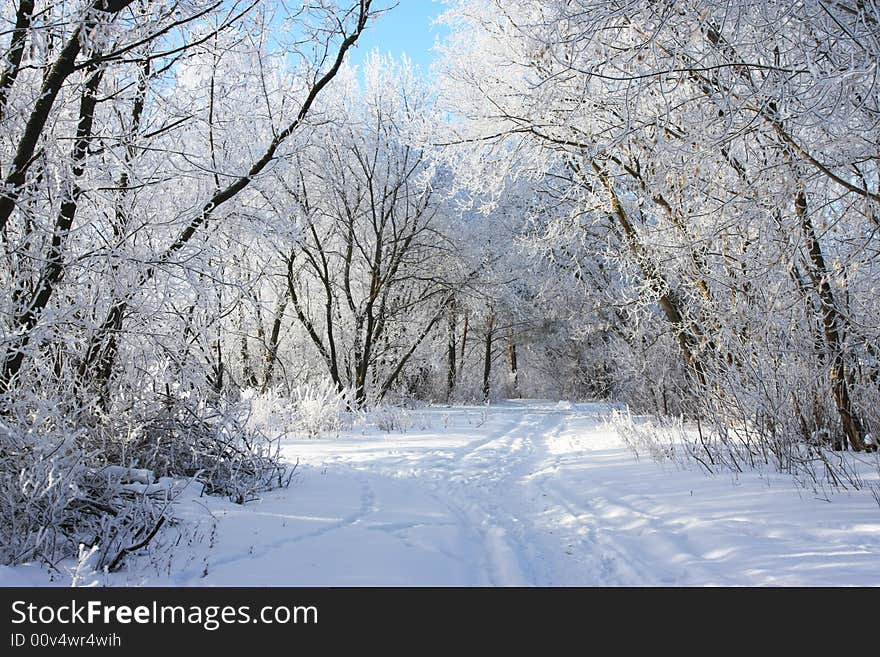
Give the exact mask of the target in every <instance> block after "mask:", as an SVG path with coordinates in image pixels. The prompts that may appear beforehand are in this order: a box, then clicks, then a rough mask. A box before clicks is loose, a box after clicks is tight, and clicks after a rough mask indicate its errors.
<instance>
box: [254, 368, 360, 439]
mask: <svg viewBox="0 0 880 657" xmlns="http://www.w3.org/2000/svg"><path fill="white" fill-rule="evenodd" d="M241 399H242V404H243V406H244V410H243V412H244V413H245V414H246V415H247V421H246V425H247V427H248V428H249V429H251V430H253V431H258V432H260V433H262V434H264V435H267V436H274V437H278V438H284V437H290V438H301V437H307V438H318V437H320V436H321V435H323V434H326V433H335V432H339V431H342V430H344V429H347V428H349V427H351V424H352V422H353V420H354V417H355V415H356V413H355V412H354V411H352V410H351V409H352V408H354V406H355V404H354V394H353V393H352V391H350V390H343V391H340V390H337V389H336V386H334V385H333V383H332V382H330V381H328V380H323V381H321V382H320V383H306V384H302V385H299V386H296V387H295V388H294V389H293V390H292V391H291V393H290V396H287V397H285V396H282V395H280V394H279V393H278V392H277V391H275V390H268V391H266V392H261V393H257V392H256V391H254V390H245V391H243V392H242V395H241Z"/></svg>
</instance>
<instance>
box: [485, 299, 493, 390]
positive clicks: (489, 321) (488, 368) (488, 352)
mask: <svg viewBox="0 0 880 657" xmlns="http://www.w3.org/2000/svg"><path fill="white" fill-rule="evenodd" d="M494 337H495V310H494V309H493V308H491V307H490V308H489V316H488V317H487V318H486V340H485V343H484V344H485V351H484V354H483V401H484V402H487V401H489V393H490V392H491V387H490V377H491V375H492V339H493V338H494Z"/></svg>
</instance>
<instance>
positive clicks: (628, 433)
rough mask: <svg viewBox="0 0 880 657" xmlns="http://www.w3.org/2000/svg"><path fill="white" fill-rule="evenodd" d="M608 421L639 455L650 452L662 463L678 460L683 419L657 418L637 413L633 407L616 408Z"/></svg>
mask: <svg viewBox="0 0 880 657" xmlns="http://www.w3.org/2000/svg"><path fill="white" fill-rule="evenodd" d="M607 423H608V426H609V428H610V429H611V430H612V431H614V432H616V433H617V435H618V436H620V438H621V439H622V440H623V442H624V443H626V446H627V447H629V448H630V450H632V452H633V454H634V455H635V457H636V458H639V457H640V456H643V455H648V456H649V457H650V458H652V459H653V460H654V461H656V462H657V463H661V464H662V463H668V462H675V461H677V458H678V453H677V451H676V446H677V445H678V444H680V442H681V437H682V435H683V430H682V425H681V421H678V422H673V421H670V422H656V421H650V420H648V419H646V418H636V417H633V415H632V413H630V412H629V410H626V411H620V410H614V411H612V413H611V416H610V417H609V419H608V421H607Z"/></svg>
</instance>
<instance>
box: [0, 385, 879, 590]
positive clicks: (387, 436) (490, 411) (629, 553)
mask: <svg viewBox="0 0 880 657" xmlns="http://www.w3.org/2000/svg"><path fill="white" fill-rule="evenodd" d="M611 413H612V409H611V407H609V406H608V405H605V404H568V403H555V402H541V401H517V402H514V401H509V402H503V403H500V404H497V405H494V406H491V407H488V408H487V407H432V408H425V409H415V410H413V409H410V410H407V411H406V414H407V418H408V422H407V424H406V426H405V427H404V428H403V430H401V429H399V428H398V429H394V428H392V429H391V430H390V431H382V430H380V429H379V428H378V427H377V426H376V424H377V422H376V421H375V419H373V420H371V419H370V418H369V417H368V418H366V419H365V420H364V421H363V422H362V423H359V424H357V423H356V424H355V425H353V426H352V427H351V429H350V430H348V431H343V432H341V433H340V434H339V436H338V437H335V438H326V439H323V440H314V439H309V438H305V437H302V438H296V439H287V440H286V441H284V442H283V447H282V449H283V453H284V455H285V457H286V458H287V459H288V460H289V461H291V462H295V461H297V460H298V461H299V464H300V465H299V468H298V470H297V473H298V474H297V476H296V477H295V478H294V481H293V483H292V485H291V486H290V487H289V488H287V489H281V490H276V491H270V492H265V493H263V494H262V497H261V499H260V500H259V501H257V502H252V503H249V504H245V505H236V504H232V503H231V502H230V501H229V500H227V499H224V498H221V497H199V496H198V495H197V494H196V493H197V492H198V491H196V490H195V489H192V490H190V492H189V495H187V494H184V495H182V496H181V498H182V499H184V501H183V502H180V503H179V504H178V507H177V511H176V517H177V520H178V522H177V523H176V524H174V525H173V526H171V527H168V528H167V529H165V530H163V532H168V537H170V536H177V537H179V541H180V545H179V547H178V549H176V550H175V551H173V552H167V551H166V552H163V553H161V554H159V553H158V552H152V553H150V554H145V555H143V556H142V557H139V558H134V557H131V558H130V562H129V564H130V565H129V568H128V569H126V570H124V571H121V572H118V573H112V574H109V575H107V574H103V573H100V572H89V571H88V568H87V565H88V564H87V563H86V564H85V565H82V564H81V567H80V572H79V573H78V575H77V576H78V578H79V580H78V581H79V582H80V583H98V584H110V585H172V586H218V585H253V586H280V585H289V586H350V585H354V586H360V585H380V586H384V585H400V586H407V585H441V586H446V585H464V586H473V585H476V586H487V585H546V586H564V585H587V586H590V585H606V586H616V585H635V586H641V585H647V586H655V585H660V586H663V585H692V586H702V585H794V586H800V585H810V586H828V585H863V586H877V585H880V570H878V569H877V567H876V564H877V562H878V558H880V507H878V505H877V502H876V501H875V499H874V498H873V496H872V494H871V492H870V490H869V488H868V487H864V488H862V489H860V490H845V491H839V492H836V493H834V494H833V495H830V496H825V495H821V494H814V493H813V491H811V490H810V489H807V488H804V487H803V486H802V485H798V483H797V482H796V481H795V480H794V479H793V478H792V477H791V476H788V475H784V474H779V473H775V472H773V471H770V470H769V469H765V470H762V469H754V470H747V471H744V472H742V473H738V472H731V471H723V472H718V473H716V474H709V473H707V472H706V471H705V470H704V469H703V468H701V467H700V466H699V465H698V464H696V463H694V464H693V466H692V467H691V465H689V464H688V463H687V462H686V461H682V460H670V459H665V458H662V454H658V455H656V456H660V457H661V458H659V459H658V460H655V459H653V458H644V457H643V458H637V457H636V456H635V455H634V454H633V452H632V450H631V449H630V447H629V446H628V445H627V443H626V442H625V441H624V440H623V438H621V436H620V435H619V433H618V432H617V430H616V429H615V427H614V425H613V423H610V422H609V421H608V420H609V418H610V416H611ZM864 458H865V459H875V458H876V455H870V456H866V457H864ZM865 464H866V467H865V468H864V477H866V478H871V477H874V478H875V479H876V477H877V469H876V468H874V469H873V470H872V468H871V467H867V466H868V465H872V464H870V463H867V460H866V461H865ZM870 481H874V480H870ZM874 483H876V482H874ZM168 537H166V540H170V539H169V538H168ZM176 540H178V539H177V538H175V541H176ZM169 555H170V556H169ZM75 567H76V564H75V563H68V564H62V565H60V566H59V570H60V574H58V573H56V574H55V575H54V581H50V575H49V573H47V572H45V571H42V570H40V569H38V568H36V567H33V566H20V567H17V568H4V569H0V583H2V584H5V585H11V584H18V585H27V586H36V585H44V584H54V585H67V584H69V583H70V578H71V575H72V571H73V569H74V568H75Z"/></svg>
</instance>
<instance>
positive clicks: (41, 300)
mask: <svg viewBox="0 0 880 657" xmlns="http://www.w3.org/2000/svg"><path fill="white" fill-rule="evenodd" d="M103 72H104V70H103V69H98V70H96V71H94V70H93V71H92V73H91V75H90V76H89V78H88V80H87V81H86V84H85V87H84V88H83V91H82V95H81V97H80V105H79V120H78V122H77V129H76V139H75V140H74V145H73V153H72V158H71V159H72V163H73V164H72V166H71V171H70V174H69V175H70V179H69V180H68V181H67V184H66V189H65V190H64V192H63V194H64V197H63V200H62V201H61V208H60V210H59V212H58V216H57V217H56V219H55V226H54V229H53V231H52V240H51V242H50V244H49V248H48V253H47V254H46V259H45V264H44V265H43V268H42V270H41V272H40V278H39V280H38V281H37V283H36V286H35V289H34V290H33V292H32V293H31V294H30V295H29V296H28V295H27V292H26V291H22V290H21V289H20V287H19V288H18V289H16V291H15V292H13V298H15V299H16V300H17V301H19V304H18V305H19V307H18V308H17V309H16V315H15V317H14V318H13V323H14V326H15V327H16V328H17V329H18V331H17V332H18V336H17V339H16V340H15V341H14V342H13V344H12V345H10V346H9V347H8V348H7V349H6V354H5V356H4V358H3V365H2V370H0V394H2V393H5V392H7V391H8V390H9V386H10V384H11V382H12V380H13V379H14V378H15V376H16V375H17V374H18V372H19V371H20V370H21V366H22V363H23V362H24V356H25V350H26V348H27V345H28V343H29V342H30V338H31V332H32V331H33V329H34V327H35V326H36V325H37V321H38V319H39V317H40V315H41V314H42V312H43V311H44V310H45V309H46V307H47V306H48V305H49V301H50V300H51V298H52V295H53V293H54V291H55V286H56V285H57V284H58V283H59V281H60V280H61V277H62V275H63V273H64V250H65V243H66V241H67V235H68V233H69V232H70V229H71V226H72V225H73V221H74V219H75V218H76V213H77V210H78V208H79V200H80V196H81V195H82V189H81V188H80V186H79V183H78V180H79V178H80V177H81V176H82V175H83V173H84V172H85V162H86V158H87V157H88V150H89V142H90V141H91V139H92V125H93V123H94V119H95V107H96V105H97V101H98V99H97V94H98V87H99V86H100V84H101V79H102V77H103Z"/></svg>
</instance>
